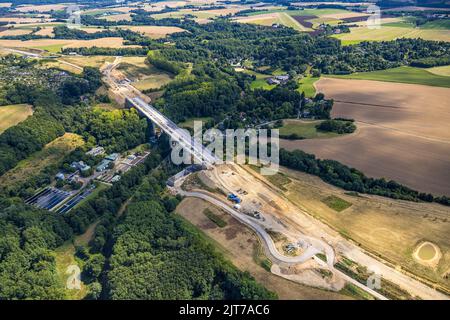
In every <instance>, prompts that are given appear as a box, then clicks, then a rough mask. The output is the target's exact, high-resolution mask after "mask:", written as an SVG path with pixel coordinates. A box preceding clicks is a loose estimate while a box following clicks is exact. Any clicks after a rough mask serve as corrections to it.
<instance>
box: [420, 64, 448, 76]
mask: <svg viewBox="0 0 450 320" xmlns="http://www.w3.org/2000/svg"><path fill="white" fill-rule="evenodd" d="M426 70H427V71H429V72H431V73H433V74H437V75H439V76H446V77H450V66H441V67H433V68H429V69H426Z"/></svg>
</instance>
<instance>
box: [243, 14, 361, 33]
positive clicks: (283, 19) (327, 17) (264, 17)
mask: <svg viewBox="0 0 450 320" xmlns="http://www.w3.org/2000/svg"><path fill="white" fill-rule="evenodd" d="M361 15H366V14H361V13H356V12H352V11H348V10H342V9H305V10H280V9H274V10H267V11H256V12H251V13H249V14H248V15H246V16H243V17H238V18H236V21H237V22H242V23H253V24H259V25H266V26H270V25H272V24H274V23H278V24H282V25H284V26H287V27H291V28H294V29H295V30H298V31H311V30H312V29H311V28H310V27H308V25H309V24H307V23H304V22H303V23H302V21H303V20H305V19H301V17H303V16H306V17H308V18H309V19H308V18H307V20H306V22H310V23H312V24H313V25H314V26H316V25H318V24H320V23H323V22H326V23H329V24H332V22H335V23H337V22H340V21H341V20H340V19H342V18H345V17H355V16H356V17H358V16H361ZM294 17H297V18H294ZM299 20H300V22H299Z"/></svg>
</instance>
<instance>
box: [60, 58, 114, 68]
mask: <svg viewBox="0 0 450 320" xmlns="http://www.w3.org/2000/svg"><path fill="white" fill-rule="evenodd" d="M114 59H115V58H114V57H112V56H63V57H60V58H58V60H61V61H64V62H68V63H72V64H74V65H77V66H80V67H95V68H100V67H102V66H103V65H104V64H105V63H106V62H113V61H114Z"/></svg>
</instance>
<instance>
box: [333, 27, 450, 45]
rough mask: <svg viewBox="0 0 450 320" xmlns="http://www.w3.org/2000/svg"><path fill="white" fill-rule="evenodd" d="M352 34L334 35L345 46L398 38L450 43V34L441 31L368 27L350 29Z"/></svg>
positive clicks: (446, 31)
mask: <svg viewBox="0 0 450 320" xmlns="http://www.w3.org/2000/svg"><path fill="white" fill-rule="evenodd" d="M350 30H351V31H350V33H341V34H338V35H334V37H336V38H338V39H340V40H341V41H342V43H343V44H353V43H358V42H361V41H389V40H395V39H398V38H414V39H415V38H422V39H424V40H435V41H450V32H449V31H448V30H440V29H422V28H405V27H389V26H383V25H382V26H381V28H380V29H369V28H367V27H366V26H360V27H355V28H350Z"/></svg>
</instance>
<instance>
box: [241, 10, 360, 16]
mask: <svg viewBox="0 0 450 320" xmlns="http://www.w3.org/2000/svg"><path fill="white" fill-rule="evenodd" d="M280 12H283V13H287V14H288V15H290V16H318V17H320V16H323V15H326V14H333V13H349V12H351V11H348V10H343V9H305V10H285V9H281V10H280V9H273V10H265V11H264V10H261V11H255V12H250V13H248V14H246V15H247V16H257V15H260V14H267V13H280Z"/></svg>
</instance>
